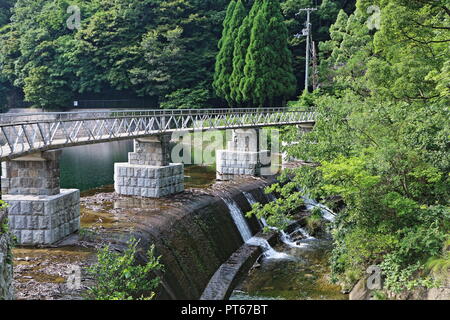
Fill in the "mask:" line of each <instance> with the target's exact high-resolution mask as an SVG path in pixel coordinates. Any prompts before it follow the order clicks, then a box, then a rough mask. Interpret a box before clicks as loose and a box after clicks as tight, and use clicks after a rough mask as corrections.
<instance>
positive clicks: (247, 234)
mask: <svg viewBox="0 0 450 320" xmlns="http://www.w3.org/2000/svg"><path fill="white" fill-rule="evenodd" d="M222 200H223V201H224V202H225V204H226V205H227V207H228V210H229V211H230V214H231V217H232V218H233V221H234V224H235V225H236V227H237V228H238V230H239V233H240V234H241V237H242V239H243V240H244V242H246V241H247V240H249V239H250V238H251V237H252V232H251V231H250V228H249V227H248V224H247V221H246V220H245V217H244V214H243V213H242V210H241V208H239V206H238V204H237V203H236V201H234V200H232V199H227V198H222Z"/></svg>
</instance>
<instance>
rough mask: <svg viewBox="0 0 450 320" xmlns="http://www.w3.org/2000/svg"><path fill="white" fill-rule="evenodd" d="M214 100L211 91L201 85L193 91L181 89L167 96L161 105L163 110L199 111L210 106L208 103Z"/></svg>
mask: <svg viewBox="0 0 450 320" xmlns="http://www.w3.org/2000/svg"><path fill="white" fill-rule="evenodd" d="M210 99H212V94H211V92H210V91H209V90H207V89H204V86H202V85H199V86H198V87H195V88H193V89H179V90H176V91H174V92H172V93H171V94H168V95H166V97H165V99H164V101H163V102H162V103H161V108H163V109H198V108H204V107H206V106H208V101H209V100H210Z"/></svg>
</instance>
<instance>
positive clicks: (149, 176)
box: [114, 134, 184, 198]
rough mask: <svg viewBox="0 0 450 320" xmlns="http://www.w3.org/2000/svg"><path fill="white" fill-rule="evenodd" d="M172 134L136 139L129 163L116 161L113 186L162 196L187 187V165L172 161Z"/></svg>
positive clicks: (121, 190) (131, 192)
mask: <svg viewBox="0 0 450 320" xmlns="http://www.w3.org/2000/svg"><path fill="white" fill-rule="evenodd" d="M170 139H171V134H160V135H155V136H151V137H148V138H139V139H136V140H135V141H134V152H130V153H129V155H128V162H127V163H116V164H115V165H114V189H115V191H116V192H117V193H118V194H121V195H127V196H137V197H145V198H160V197H164V196H168V195H170V194H175V193H180V192H183V191H184V183H183V182H184V165H183V164H182V163H179V164H178V163H170Z"/></svg>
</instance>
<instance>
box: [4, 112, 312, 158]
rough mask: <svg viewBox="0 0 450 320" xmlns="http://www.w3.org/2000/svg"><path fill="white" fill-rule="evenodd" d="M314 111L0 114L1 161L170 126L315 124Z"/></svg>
mask: <svg viewBox="0 0 450 320" xmlns="http://www.w3.org/2000/svg"><path fill="white" fill-rule="evenodd" d="M314 121H315V114H314V112H312V111H305V110H299V109H288V108H257V109H256V108H241V109H193V110H187V109H179V110H147V111H106V112H90V111H89V112H64V113H34V114H4V115H2V116H1V117H0V161H7V160H12V159H15V158H19V157H23V156H25V155H28V154H33V153H36V152H41V151H48V150H53V149H60V148H64V147H72V146H79V145H86V144H95V143H104V142H110V141H118V140H129V139H135V138H144V137H149V136H153V135H158V134H163V133H171V132H176V131H180V132H192V131H197V130H225V129H246V128H260V127H267V126H284V125H300V124H303V125H311V126H312V125H314Z"/></svg>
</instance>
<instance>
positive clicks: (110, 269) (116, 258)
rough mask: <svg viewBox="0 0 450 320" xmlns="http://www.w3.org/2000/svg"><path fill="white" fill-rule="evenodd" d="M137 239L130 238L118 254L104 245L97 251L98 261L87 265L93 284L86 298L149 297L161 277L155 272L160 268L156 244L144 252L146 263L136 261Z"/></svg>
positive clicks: (128, 298) (146, 298)
mask: <svg viewBox="0 0 450 320" xmlns="http://www.w3.org/2000/svg"><path fill="white" fill-rule="evenodd" d="M138 243H139V242H138V241H136V240H135V239H131V240H130V241H129V242H128V248H127V249H126V250H125V251H124V252H123V254H120V253H118V252H113V251H112V250H111V249H110V247H109V246H106V247H105V248H103V249H102V250H100V252H99V253H98V262H97V264H95V265H93V266H91V267H90V268H88V273H89V274H91V275H92V276H93V277H94V278H95V279H96V285H95V286H94V287H92V288H90V289H89V291H88V297H89V298H92V299H95V300H151V299H153V298H154V296H155V292H154V290H155V289H156V288H157V287H158V286H159V283H160V278H159V277H158V276H154V274H153V273H154V272H157V271H163V265H162V264H161V263H160V262H159V261H160V258H161V257H157V258H155V256H154V252H155V247H154V246H153V245H152V246H151V247H150V249H149V250H148V252H147V258H148V261H147V263H146V264H145V265H137V264H136V261H135V256H136V248H137V245H138Z"/></svg>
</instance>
